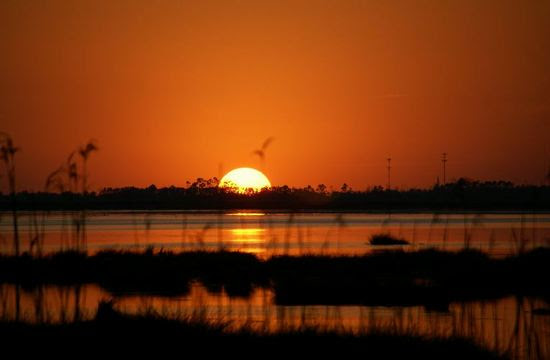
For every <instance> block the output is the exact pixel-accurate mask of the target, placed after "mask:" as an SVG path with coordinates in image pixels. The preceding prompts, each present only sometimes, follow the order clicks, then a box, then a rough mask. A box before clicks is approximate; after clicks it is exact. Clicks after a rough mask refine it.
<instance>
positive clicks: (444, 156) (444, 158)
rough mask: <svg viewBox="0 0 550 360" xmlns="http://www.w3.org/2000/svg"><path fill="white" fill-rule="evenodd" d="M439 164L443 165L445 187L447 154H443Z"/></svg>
mask: <svg viewBox="0 0 550 360" xmlns="http://www.w3.org/2000/svg"><path fill="white" fill-rule="evenodd" d="M441 162H442V163H443V185H445V184H446V183H447V169H446V168H447V153H443V155H442V156H441Z"/></svg>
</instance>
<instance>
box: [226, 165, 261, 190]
mask: <svg viewBox="0 0 550 360" xmlns="http://www.w3.org/2000/svg"><path fill="white" fill-rule="evenodd" d="M220 187H225V188H235V189H236V191H237V192H240V193H244V192H246V191H249V189H252V190H253V191H260V190H261V189H263V188H270V187H271V183H270V182H269V179H268V178H267V177H266V176H265V175H264V174H262V173H261V172H260V171H258V170H256V169H252V168H246V167H243V168H238V169H233V170H231V171H230V172H228V173H227V174H225V176H224V177H222V179H221V180H220Z"/></svg>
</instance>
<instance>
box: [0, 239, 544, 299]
mask: <svg viewBox="0 0 550 360" xmlns="http://www.w3.org/2000/svg"><path fill="white" fill-rule="evenodd" d="M549 270H550V249H542V248H540V249H535V250H533V251H530V252H526V253H523V254H519V255H514V256H510V257H507V258H503V259H495V258H490V257H489V256H487V255H486V254H484V253H481V252H478V251H473V250H469V251H461V252H456V253H455V252H444V251H438V250H423V251H417V252H404V251H388V252H380V253H374V254H369V255H364V256H313V255H311V256H307V255H306V256H275V257H272V258H269V259H267V260H262V259H259V258H258V257H256V256H254V255H252V254H247V253H240V252H226V251H217V252H205V251H199V252H184V253H171V252H160V253H153V252H151V251H149V252H139V253H135V252H115V251H105V252H100V253H98V254H95V255H91V256H90V255H86V254H83V253H77V252H66V253H57V254H53V255H49V256H45V257H41V258H36V257H30V256H21V257H14V256H2V257H0V282H3V283H18V284H21V285H22V286H23V287H28V288H32V287H34V286H38V285H42V284H57V285H74V284H84V283H97V284H99V285H100V286H102V287H103V288H105V289H106V290H108V291H110V292H111V293H113V294H115V295H120V294H125V293H142V294H156V295H167V296H170V295H177V294H185V293H187V291H188V289H189V283H190V281H193V280H196V281H200V282H202V283H203V284H204V285H205V286H206V287H207V288H208V289H209V290H210V291H213V292H217V291H221V290H222V288H223V289H225V291H226V292H227V293H228V294H229V295H230V296H247V295H248V294H249V293H250V291H251V290H252V288H253V287H255V286H264V287H268V286H269V287H273V288H274V291H275V297H276V302H277V303H278V304H365V305H376V304H381V305H414V304H421V305H426V306H434V307H440V306H443V307H445V306H446V304H448V303H449V302H451V301H462V300H476V299H479V300H481V299H489V298H497V297H502V296H507V295H517V296H524V295H531V296H548V294H549V293H550V290H549V289H548V287H547V286H546V274H547V273H548V272H549Z"/></svg>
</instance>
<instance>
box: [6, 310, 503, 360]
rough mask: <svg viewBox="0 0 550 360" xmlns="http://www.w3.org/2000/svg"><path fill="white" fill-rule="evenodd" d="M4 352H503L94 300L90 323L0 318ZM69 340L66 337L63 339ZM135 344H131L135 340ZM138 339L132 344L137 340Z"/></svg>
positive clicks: (487, 355) (455, 341) (413, 336)
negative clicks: (234, 323)
mask: <svg viewBox="0 0 550 360" xmlns="http://www.w3.org/2000/svg"><path fill="white" fill-rule="evenodd" d="M0 336H1V337H2V339H3V340H4V349H5V350H12V348H13V350H15V349H17V350H18V351H19V352H21V348H20V343H19V341H23V340H24V339H33V344H42V342H44V345H46V344H47V345H48V346H47V347H44V348H41V352H42V354H46V353H48V350H47V349H55V354H56V355H64V354H65V353H66V354H67V355H68V354H71V355H73V354H74V350H75V349H81V348H82V347H83V346H89V344H90V343H89V342H90V341H93V342H94V347H93V348H94V351H101V352H104V351H107V350H108V351H109V353H112V351H113V348H114V349H124V352H125V354H131V353H133V352H134V351H135V352H136V354H137V353H138V352H139V353H143V351H144V350H147V351H155V353H157V354H158V352H159V351H160V350H159V349H161V350H162V351H165V350H167V351H181V350H182V349H185V351H186V352H189V353H199V354H202V355H203V356H227V355H229V354H235V355H237V354H238V356H239V357H243V356H245V357H248V356H250V357H252V356H254V357H257V356H258V354H262V353H263V352H265V351H266V349H269V354H270V356H288V354H289V353H291V354H292V355H295V356H300V357H302V356H327V355H328V356H331V357H332V356H334V357H336V356H340V357H341V356H342V354H347V355H351V354H353V355H358V356H362V357H363V356H367V357H382V356H383V357H389V358H405V357H412V358H422V359H441V358H445V359H464V358H476V359H501V358H506V357H505V355H504V354H502V353H499V352H497V351H495V350H489V349H487V348H483V347H482V346H480V345H478V344H476V343H475V342H474V341H472V340H469V339H466V338H464V337H459V336H441V335H434V336H427V335H421V334H418V333H415V332H413V331H408V332H404V333H397V332H396V331H393V330H391V329H390V330H387V329H383V328H379V329H377V328H374V327H373V328H370V329H368V330H366V331H364V332H352V331H349V330H345V329H340V330H337V329H332V330H323V329H320V328H318V327H315V326H307V325H304V326H300V327H288V328H286V329H282V330H280V331H277V332H267V331H260V330H253V329H252V328H251V327H250V326H249V323H244V324H243V325H241V326H239V327H237V328H231V323H230V322H228V321H223V320H217V321H216V320H207V319H205V318H204V317H203V316H201V315H200V313H197V314H196V315H194V316H186V317H165V316H163V315H162V314H160V313H158V312H155V311H153V310H151V309H145V310H144V311H142V312H139V313H137V314H127V313H124V312H121V311H119V310H117V309H116V304H115V303H114V302H113V301H109V300H105V301H102V302H101V303H100V304H99V306H98V310H97V313H96V316H95V317H94V318H93V319H91V320H79V321H73V322H70V323H62V324H54V323H38V324H30V323H23V322H10V321H7V322H6V321H4V322H0ZM67 339H70V342H67ZM136 341H138V342H139V343H138V342H136ZM137 344H139V345H137Z"/></svg>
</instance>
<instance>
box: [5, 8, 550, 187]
mask: <svg viewBox="0 0 550 360" xmlns="http://www.w3.org/2000/svg"><path fill="white" fill-rule="evenodd" d="M0 22H1V24H2V27H1V30H0V54H1V56H0V130H4V131H7V132H10V133H11V134H12V136H13V137H14V139H15V141H16V142H17V144H19V146H21V147H22V152H21V153H19V154H18V157H17V161H18V164H17V165H18V183H19V189H35V190H36V189H40V188H41V187H42V186H43V183H44V181H45V178H46V176H47V174H48V173H49V172H51V171H52V170H54V169H55V168H56V167H57V166H59V165H60V164H61V163H62V162H63V161H64V159H65V158H66V156H67V154H68V153H69V152H70V151H71V150H72V149H73V148H75V147H76V146H77V145H78V144H82V143H84V142H86V141H87V140H88V139H90V138H94V139H97V141H98V145H99V147H100V148H101V150H100V152H99V153H97V154H94V155H93V156H92V159H91V161H90V171H91V177H90V182H91V185H92V187H93V188H95V189H99V188H101V187H103V186H124V185H136V186H146V185H149V184H152V183H154V184H156V185H157V186H165V185H171V184H174V185H179V186H182V185H185V181H186V180H192V179H195V178H196V177H210V176H217V175H218V172H219V171H218V168H219V164H220V163H223V168H224V169H225V170H226V171H228V170H230V169H231V168H234V167H240V166H253V167H257V168H260V162H259V160H258V159H257V158H255V157H253V156H252V155H251V151H252V150H254V149H255V148H258V147H259V146H260V145H261V143H262V142H263V141H264V140H265V139H266V138H267V137H269V136H274V137H275V138H276V139H275V141H274V142H273V143H272V145H271V147H270V148H269V149H268V151H267V158H266V164H265V173H266V175H267V176H268V177H269V178H270V180H271V181H272V183H273V184H274V185H282V184H289V185H295V186H303V185H307V184H311V185H316V184H318V183H325V184H329V185H339V184H342V183H343V182H347V183H348V184H351V185H352V186H353V187H354V188H356V189H363V188H366V187H367V186H369V185H370V186H372V185H376V184H385V183H386V171H385V165H386V161H385V159H386V158H387V157H388V155H391V157H392V158H393V159H394V160H393V163H392V164H393V167H394V168H393V172H392V178H393V180H392V183H393V184H394V185H395V186H399V187H411V186H428V185H431V184H433V182H434V181H435V179H436V177H437V176H438V175H439V176H441V163H440V157H441V153H442V152H444V151H445V152H447V153H449V162H448V178H454V177H458V176H467V177H472V178H477V179H481V180H486V179H507V180H512V181H515V182H520V183H523V182H529V183H540V182H541V181H542V179H543V177H544V173H545V167H546V164H548V161H549V160H550V146H549V145H548V143H549V142H550V141H549V139H550V25H549V24H550V2H549V1H526V2H521V1H478V0H471V1H470V0H467V1H465V0H457V1H439V0H435V1H414V2H413V1H366V0H365V1H343V0H342V1H336V0H335V1H322V0H315V1H313V0H312V1H299V0H290V1H281V0H278V1H257V0H252V1H244V0H243V1H205V0H201V1H181V0H174V1H140V0H128V1H114V0H104V1H98V0H90V1H75V0H67V1H53V0H49V1H27V0H3V1H1V2H0ZM3 180H4V179H2V181H3ZM3 189H5V187H3Z"/></svg>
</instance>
